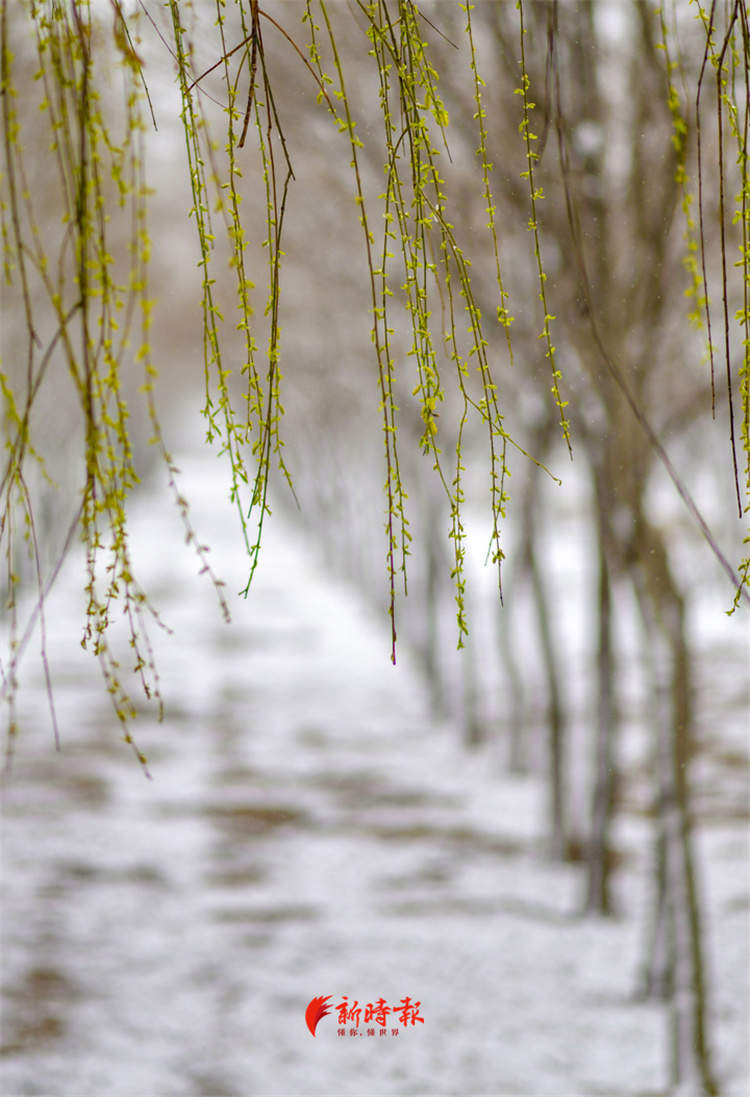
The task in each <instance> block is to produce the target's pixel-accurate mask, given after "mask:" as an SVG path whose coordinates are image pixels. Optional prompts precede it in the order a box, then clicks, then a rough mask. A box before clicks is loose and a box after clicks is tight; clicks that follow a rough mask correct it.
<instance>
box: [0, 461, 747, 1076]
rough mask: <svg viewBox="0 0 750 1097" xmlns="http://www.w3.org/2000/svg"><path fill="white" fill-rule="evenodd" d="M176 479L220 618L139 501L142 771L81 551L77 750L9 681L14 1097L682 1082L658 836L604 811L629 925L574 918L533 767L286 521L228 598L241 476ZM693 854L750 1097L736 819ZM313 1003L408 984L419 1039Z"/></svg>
mask: <svg viewBox="0 0 750 1097" xmlns="http://www.w3.org/2000/svg"><path fill="white" fill-rule="evenodd" d="M179 463H180V464H181V467H182V470H183V482H184V487H185V492H186V494H187V495H188V497H189V498H190V500H191V502H192V504H193V513H194V519H195V523H196V526H197V528H198V530H199V532H200V535H201V537H202V538H203V539H205V540H208V541H209V542H210V544H211V546H212V549H213V552H212V557H211V558H212V562H213V564H214V566H215V568H216V570H217V572H218V573H219V574H220V575H221V577H222V578H223V579H225V580H226V582H227V588H226V589H227V591H228V593H229V598H230V602H231V605H232V613H233V622H232V624H231V625H226V624H225V623H224V622H223V621H222V618H221V614H220V612H219V610H218V606H217V602H216V596H215V593H214V591H213V590H212V589H211V586H210V584H209V583H208V582H207V581H206V579H205V577H203V578H200V579H199V578H197V577H196V574H195V573H196V571H197V565H196V561H195V557H194V556H193V555H191V552H190V550H189V549H187V548H185V546H184V544H183V541H184V536H183V533H182V530H181V527H180V523H179V519H178V516H177V514H176V512H175V510H174V508H173V507H172V506H171V504H170V502H169V499H168V496H167V495H166V493H160V492H158V491H156V490H154V491H152V492H151V493H150V494H148V493H146V494H144V495H143V496H142V497H141V498H140V500H139V501H138V504H137V507H136V511H135V513H134V527H133V528H134V538H135V543H136V552H137V558H138V560H139V562H140V576H141V580H142V582H143V583H144V585H145V587H146V589H147V590H148V591H149V593H150V594H151V596H152V597H153V599H154V601H155V603H156V605H157V607H158V609H159V611H160V612H161V614H162V616H163V618H164V619H165V620H166V621H167V623H168V624H169V625H170V627H171V628H172V629H173V630H174V634H173V635H171V636H167V635H165V634H161V633H160V634H158V635H157V634H156V630H154V632H153V633H152V635H153V637H154V640H155V643H156V648H157V658H158V664H159V669H160V673H161V680H162V687H163V692H164V697H165V701H166V705H167V717H166V720H165V722H164V723H163V724H161V725H160V724H158V723H157V722H156V720H155V718H154V714H153V712H151V711H150V710H148V709H146V707H145V703H144V712H143V713H142V717H141V719H139V721H138V722H137V724H136V726H135V734H136V738H137V741H138V745H139V747H140V748H141V749H142V750H143V751H144V752H145V754H146V755H147V756H148V760H149V770H150V772H151V775H152V778H153V779H152V780H150V781H149V780H147V779H146V778H145V777H144V775H143V773H142V771H141V770H140V768H139V766H138V763H137V762H136V760H135V758H134V756H133V754H132V752H131V751H130V750H129V748H128V747H127V746H125V745H124V744H123V743H122V742H120V741H119V738H118V736H119V732H118V729H117V727H116V726H115V724H116V721H115V719H114V717H113V714H112V711H111V706H109V701H108V699H107V696H106V694H105V692H104V690H103V688H102V685H101V680H100V679H99V676H98V669H97V666H96V664H95V662H94V661H93V660H92V659H91V658H90V656H88V655H87V654H85V653H84V652H83V651H82V650H81V648H80V647H79V645H78V642H77V635H78V633H77V629H78V624H77V623H76V622H82V617H83V615H82V609H83V606H82V594H81V586H82V584H81V566H82V565H81V561H80V559H73V560H71V561H70V565H69V566H68V567H67V569H66V571H65V572H64V574H63V575H62V576H61V579H60V583H59V586H58V588H57V590H56V593H55V595H54V597H53V598H52V599H51V600H50V602H49V605H48V631H49V637H48V653H49V658H50V664H51V670H52V676H53V680H54V686H55V697H56V702H57V711H58V717H59V720H60V725H61V730H62V751H61V752H60V753H56V752H55V750H54V743H53V739H52V732H51V728H50V720H49V715H48V712H47V708H46V705H47V702H46V696H45V690H44V686H43V678H42V675H41V670H40V668H39V666H38V665H37V664H36V663H35V662H34V660H33V655H32V653H29V655H28V656H27V660H26V664H25V667H24V671H25V673H23V674H22V686H23V690H22V695H21V711H22V716H23V721H22V734H21V737H20V740H19V744H18V751H17V755H16V758H15V761H14V765H13V769H12V772H11V773H10V775H6V777H5V780H4V786H5V788H4V809H3V880H2V887H3V925H2V945H3V954H2V964H3V967H2V974H3V991H4V998H3V1054H2V1059H0V1066H1V1067H2V1093H3V1097H20V1095H26V1094H39V1095H45V1097H89V1095H90V1097H120V1095H121V1097H169V1095H173V1094H174V1095H178V1094H179V1095H191V1097H193V1095H195V1097H198V1095H210V1097H221V1095H241V1097H251V1095H259V1094H277V1095H282V1094H284V1095H300V1097H303V1095H313V1094H320V1095H338V1094H342V1095H343V1094H362V1095H369V1094H394V1095H395V1094H399V1095H401V1094H425V1095H427V1094H429V1095H432V1094H435V1095H442V1094H446V1095H447V1094H458V1095H468V1094H491V1095H503V1097H510V1095H513V1097H515V1095H522V1094H526V1095H533V1097H547V1095H549V1097H579V1095H580V1097H583V1095H589V1094H591V1095H603V1097H619V1095H621V1094H622V1095H629V1097H630V1095H632V1097H636V1095H639V1097H646V1095H649V1097H650V1095H655V1094H662V1093H666V1092H667V1091H668V1077H667V1063H668V1054H667V1020H666V1015H665V1011H664V1009H663V1008H662V1007H661V1006H659V1005H657V1004H654V1003H643V1002H638V1001H637V1000H636V999H635V990H636V987H637V982H638V970H639V964H640V961H641V958H642V954H643V940H644V933H645V919H646V914H647V910H648V904H649V902H650V895H649V890H648V885H649V879H650V876H649V857H650V853H651V844H650V837H649V826H650V824H649V822H648V820H646V819H644V818H643V816H642V814H637V813H635V811H634V812H633V813H632V814H628V815H627V816H626V817H625V818H623V819H622V820H621V821H620V823H619V824H618V832H617V842H618V848H619V852H620V854H621V858H622V868H621V870H620V872H619V873H618V878H617V898H618V908H619V913H618V916H617V917H616V918H613V919H610V920H607V921H606V922H601V921H595V920H587V919H581V918H579V917H578V910H579V908H580V903H581V897H582V887H583V879H582V876H581V874H580V870H579V869H576V868H574V867H569V866H566V867H563V866H559V865H551V864H550V863H549V862H548V861H546V860H545V858H544V855H543V842H542V837H543V818H544V806H543V800H542V797H543V792H542V786H541V783H540V782H539V780H538V779H536V778H534V777H524V778H520V777H510V776H508V775H507V774H506V773H504V772H503V769H502V766H501V764H500V761H499V760H496V759H495V758H494V756H493V754H492V753H491V752H489V751H484V752H480V753H477V754H474V755H469V754H467V753H466V752H464V751H463V750H462V749H461V748H460V746H459V745H458V743H457V736H456V735H455V732H454V731H453V730H452V729H451V728H450V727H447V726H442V727H441V726H435V723H434V721H433V720H432V719H431V717H430V715H429V706H428V703H427V699H426V697H425V696H424V693H423V690H422V686H421V684H420V680H419V678H418V675H417V674H416V672H415V669H414V667H412V666H410V664H409V659H408V653H406V652H402V654H401V661H400V664H399V666H398V667H396V668H393V667H392V666H391V665H390V663H389V661H388V652H389V638H388V635H387V629H386V627H385V625H384V624H383V623H382V622H378V621H375V620H374V619H373V618H372V616H371V615H370V613H369V611H368V610H367V609H366V608H365V607H364V606H363V605H362V604H361V603H360V602H359V601H358V600H357V598H356V596H355V595H354V593H353V592H352V590H351V589H348V588H346V587H345V586H343V585H341V584H339V583H337V582H336V581H333V580H332V579H331V578H330V577H328V576H326V574H325V573H324V572H323V570H322V569H321V567H320V565H319V563H318V562H317V558H316V552H315V549H314V547H313V546H311V545H310V544H309V543H307V542H306V541H305V540H303V539H302V538H301V536H300V535H299V534H298V533H297V532H296V530H295V529H294V528H292V527H291V526H290V525H289V524H288V523H287V522H286V521H285V520H284V518H283V516H279V515H274V520H273V522H272V523H271V524H270V525H269V527H268V531H267V540H266V543H265V545H264V550H263V554H262V559H261V566H260V570H259V572H258V574H257V576H256V580H255V583H254V586H253V589H252V591H251V593H250V596H249V597H248V599H247V601H242V600H238V599H236V598H234V591H236V590H239V589H240V588H241V587H242V586H244V583H245V580H246V561H245V559H244V558H243V555H242V553H241V551H240V546H239V537H238V531H237V523H236V518H235V516H234V515H233V513H232V511H231V509H230V507H229V506H228V505H227V502H226V490H225V485H224V470H223V468H222V467H221V465H220V464H219V463H218V462H217V461H216V459H215V458H213V457H212V456H211V455H210V454H209V455H208V456H205V457H197V456H191V457H189V458H186V459H185V461H184V462H182V461H181V462H179ZM738 635H739V634H738ZM736 658H737V657H736V653H735V665H736ZM719 665H721V660H719ZM717 673H718V671H717ZM734 720H735V726H736V720H737V717H736V714H735V717H734ZM735 768H736V770H737V773H739V774H740V776H739V778H738V781H739V784H738V790H737V791H736V792H735V793H734V794H733V795H734V802H735V803H737V798H738V797H739V802H740V803H741V802H742V798H743V797H745V798H746V795H747V789H746V784H745V781H746V769H743V768H742V759H739V761H738V762H737V766H736V767H735ZM711 772H713V771H710V772H709V776H708V777H707V782H708V781H709V778H710V774H711ZM726 772H728V773H731V772H733V771H732V770H731V767H730V768H729V769H727V770H726ZM706 788H707V789H708V790H709V791H708V792H706V794H705V795H706V796H708V797H709V799H710V783H707V785H706ZM720 796H721V789H719V793H718V799H719V800H720ZM745 802H746V799H745ZM699 852H700V869H701V874H702V882H703V890H704V892H705V898H706V907H707V912H708V913H707V952H708V961H709V977H710V994H711V1002H712V1013H713V1016H714V1022H715V1023H714V1029H713V1031H714V1032H715V1037H716V1038H715V1047H714V1053H715V1065H716V1070H717V1073H718V1075H719V1077H720V1081H721V1088H722V1093H723V1094H724V1095H725V1097H746V1095H747V1094H748V1092H750V1089H749V1079H750V1074H749V1071H748V1042H747V1035H748V967H749V964H750V955H749V950H748V921H749V908H750V881H749V879H748V833H747V819H746V816H745V817H744V818H743V817H742V812H739V813H737V812H736V811H733V812H730V813H723V814H722V813H721V812H720V811H719V812H717V813H716V814H715V816H714V817H713V818H712V819H711V820H710V821H707V822H706V823H705V824H704V825H702V827H701V831H700V835H699ZM326 995H331V996H332V997H331V999H330V1003H331V1004H332V1005H334V1006H336V1005H338V1004H339V1003H340V1002H341V1001H342V999H343V997H344V996H347V997H348V1000H349V1002H350V1003H353V1002H354V1001H355V1000H356V1001H358V1002H359V1004H360V1006H361V1007H364V1006H366V1005H367V1004H368V1003H374V1002H375V1001H376V1000H377V999H380V998H382V999H385V1001H386V1003H387V1004H389V1005H391V1006H397V1005H398V1004H399V1003H400V1001H401V1000H402V999H404V998H405V997H406V996H409V997H410V998H411V999H412V1001H413V1002H419V1003H420V1007H419V1010H420V1014H421V1016H422V1017H423V1018H424V1023H423V1024H421V1023H417V1024H415V1025H407V1026H403V1025H401V1024H400V1023H399V1022H398V1021H397V1020H395V1019H394V1017H393V1016H392V1017H391V1018H390V1022H389V1024H387V1026H386V1027H385V1032H384V1033H383V1034H381V1030H380V1027H379V1026H378V1027H375V1029H374V1034H373V1035H369V1034H368V1029H369V1028H370V1026H369V1025H365V1024H364V1023H360V1025H359V1026H358V1027H357V1028H355V1029H354V1031H355V1035H350V1031H351V1030H352V1028H353V1027H354V1026H353V1022H347V1023H346V1024H345V1025H344V1026H341V1025H340V1024H339V1021H338V1017H337V1013H336V1011H334V1012H333V1013H332V1014H331V1015H329V1016H327V1017H324V1018H323V1019H322V1020H321V1021H320V1024H319V1026H318V1029H317V1035H316V1037H315V1038H314V1039H313V1038H312V1036H311V1034H310V1032H309V1031H308V1029H307V1027H306V1024H305V1009H306V1007H307V1004H308V1002H310V1000H311V999H312V998H314V997H316V996H326ZM342 1027H343V1029H344V1035H340V1029H341V1028H342ZM394 1029H396V1030H397V1031H398V1035H393V1031H394ZM360 1041H361V1042H360Z"/></svg>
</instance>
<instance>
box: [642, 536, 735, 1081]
mask: <svg viewBox="0 0 750 1097" xmlns="http://www.w3.org/2000/svg"><path fill="white" fill-rule="evenodd" d="M639 518H640V521H639V528H638V534H637V536H638V540H639V541H640V543H641V551H640V552H639V560H638V573H637V575H636V576H635V589H636V593H637V596H638V601H639V604H640V608H641V613H642V616H643V619H644V622H645V625H646V628H647V630H648V631H649V632H650V634H651V636H652V640H653V647H654V651H655V653H656V656H657V658H658V663H657V674H658V675H659V677H660V681H659V682H658V684H657V690H658V693H659V694H660V696H659V697H657V698H656V706H655V708H656V716H657V729H656V763H657V767H656V768H657V782H658V808H659V827H660V835H659V858H658V865H657V869H658V872H659V880H660V883H661V886H660V888H659V892H660V897H659V901H658V904H657V905H658V910H659V913H658V914H657V927H659V926H661V927H662V928H660V929H658V930H657V935H656V936H657V939H658V938H662V939H663V940H664V941H665V945H666V952H667V957H668V966H667V970H668V972H669V978H668V980H667V986H666V988H665V989H666V990H667V992H668V994H669V1001H670V1009H671V1015H672V1042H673V1044H672V1046H673V1060H672V1069H673V1083H674V1084H675V1086H677V1087H678V1092H681V1093H686V1094H687V1093H695V1092H700V1093H704V1094H715V1093H716V1092H717V1090H716V1084H715V1081H714V1079H713V1074H712V1070H711V1062H710V1054H709V1047H708V1040H707V1001H706V988H705V975H704V958H703V942H702V938H701V917H700V909H699V902H698V885H697V882H696V869H695V857H694V852H693V842H692V820H691V816H690V807H689V795H688V781H687V767H688V761H689V756H690V743H691V726H692V711H691V709H692V705H691V697H692V675H691V665H690V653H689V646H688V641H687V635H686V628H685V606H684V601H683V598H682V596H681V595H680V593H679V591H678V590H677V587H676V585H675V583H674V579H673V576H672V573H671V569H670V566H669V561H668V558H667V552H666V548H665V545H664V542H663V539H662V537H661V536H660V534H659V533H658V531H657V530H655V529H654V527H653V526H651V525H650V524H648V523H647V521H646V520H645V518H643V517H642V516H639ZM661 948H662V951H663V948H664V945H662V946H661ZM657 953H658V950H657Z"/></svg>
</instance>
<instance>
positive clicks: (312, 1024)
mask: <svg viewBox="0 0 750 1097" xmlns="http://www.w3.org/2000/svg"><path fill="white" fill-rule="evenodd" d="M332 997H333V995H332V994H328V995H326V997H325V998H313V1000H312V1002H310V1005H309V1006H308V1007H307V1009H306V1010H305V1020H306V1021H307V1027H308V1028H309V1029H310V1032H312V1034H313V1036H314V1035H315V1029H316V1028H317V1027H318V1021H320V1019H321V1018H322V1017H327V1016H328V1014H329V1013H330V1012H331V1011H330V1009H329V1008H328V1006H327V1005H326V1002H327V1001H328V999H329V998H332Z"/></svg>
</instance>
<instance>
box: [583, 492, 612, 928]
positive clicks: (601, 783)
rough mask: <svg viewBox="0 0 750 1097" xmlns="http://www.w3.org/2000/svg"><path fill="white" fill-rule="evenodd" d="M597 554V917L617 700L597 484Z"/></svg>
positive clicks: (605, 905) (592, 840)
mask: <svg viewBox="0 0 750 1097" xmlns="http://www.w3.org/2000/svg"><path fill="white" fill-rule="evenodd" d="M594 490H595V494H596V503H597V518H598V521H597V525H596V530H597V533H598V538H597V551H598V557H599V597H598V607H597V608H598V644H597V659H596V690H597V723H596V743H595V748H596V749H595V762H594V792H593V803H592V810H591V831H590V835H589V841H588V849H587V890H586V903H585V909H586V910H587V911H589V912H591V913H596V914H602V915H606V914H611V913H612V901H611V896H610V886H609V885H610V868H611V865H612V852H611V848H610V831H611V826H612V815H613V809H614V790H615V767H616V761H615V739H616V734H617V711H616V699H615V679H616V670H617V667H616V660H615V653H614V641H613V636H612V587H611V578H610V566H609V563H608V559H607V557H608V555H609V554H610V553H611V549H610V542H611V537H610V533H609V522H608V514H607V508H606V503H605V498H606V492H605V491H603V490H602V488H601V485H600V484H599V482H598V481H597V483H596V485H595V489H594Z"/></svg>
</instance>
